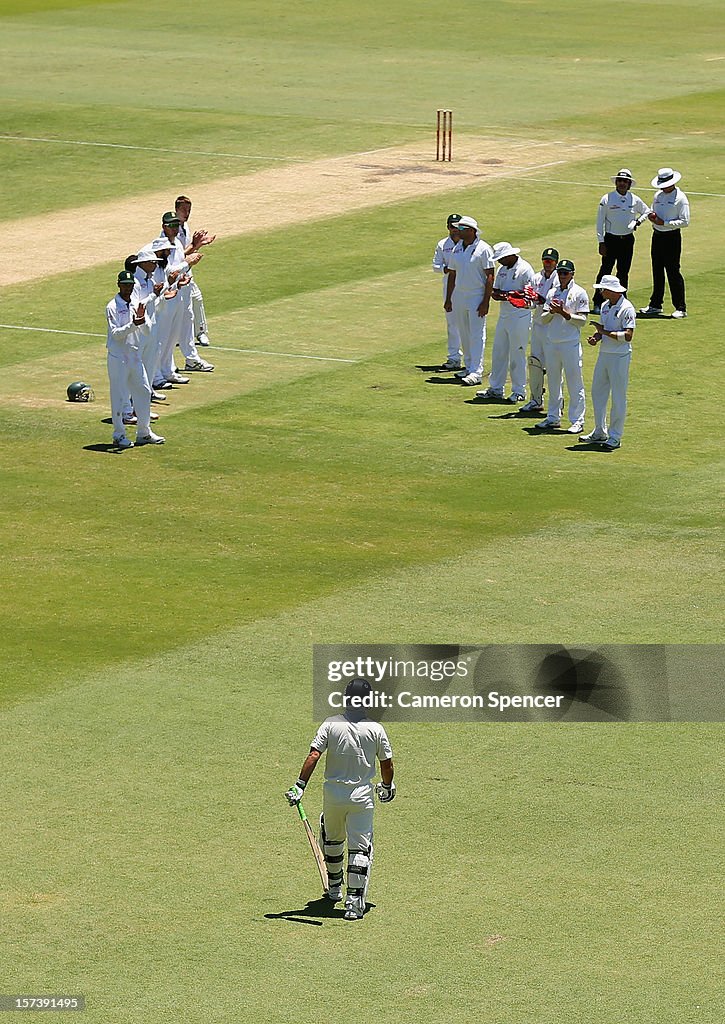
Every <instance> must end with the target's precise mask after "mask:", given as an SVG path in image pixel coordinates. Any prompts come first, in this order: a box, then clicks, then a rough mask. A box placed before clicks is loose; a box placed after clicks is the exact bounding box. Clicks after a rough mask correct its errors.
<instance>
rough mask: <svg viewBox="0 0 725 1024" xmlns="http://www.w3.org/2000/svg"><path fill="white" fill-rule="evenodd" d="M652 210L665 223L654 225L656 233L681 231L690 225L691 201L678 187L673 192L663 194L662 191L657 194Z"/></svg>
mask: <svg viewBox="0 0 725 1024" xmlns="http://www.w3.org/2000/svg"><path fill="white" fill-rule="evenodd" d="M652 210H653V212H654V213H656V214H657V216H658V217H660V218H661V219H662V220H663V221H664V224H653V225H652V227H653V228H654V229H655V231H661V232H666V231H679V229H680V228H686V227H687V226H688V225H689V223H690V203H689V200H688V198H687V196H686V195H685V193H684V192H682V191H681V190H680V189H679V188H677V187H675V189H674V190H673V191H672V192H663V191H662V190H661V189H660V191H659V192H655V197H654V199H653V201H652Z"/></svg>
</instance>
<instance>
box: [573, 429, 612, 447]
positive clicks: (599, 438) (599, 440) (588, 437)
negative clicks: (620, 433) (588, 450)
mask: <svg viewBox="0 0 725 1024" xmlns="http://www.w3.org/2000/svg"><path fill="white" fill-rule="evenodd" d="M579 440H580V441H581V443H582V444H604V442H605V441H606V440H607V435H606V434H598V433H597V432H596V430H592V432H591V434H582V435H581V437H580V438H579Z"/></svg>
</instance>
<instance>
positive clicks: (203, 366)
mask: <svg viewBox="0 0 725 1024" xmlns="http://www.w3.org/2000/svg"><path fill="white" fill-rule="evenodd" d="M213 369H214V364H213V363H207V361H206V359H187V360H186V366H185V367H184V373H197V372H198V373H211V371H212V370H213Z"/></svg>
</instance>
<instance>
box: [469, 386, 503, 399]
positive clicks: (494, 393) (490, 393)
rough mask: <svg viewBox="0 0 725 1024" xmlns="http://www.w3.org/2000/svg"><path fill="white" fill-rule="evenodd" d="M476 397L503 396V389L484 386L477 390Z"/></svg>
mask: <svg viewBox="0 0 725 1024" xmlns="http://www.w3.org/2000/svg"><path fill="white" fill-rule="evenodd" d="M476 398H503V391H494V389H493V388H484V389H483V390H482V391H477V392H476Z"/></svg>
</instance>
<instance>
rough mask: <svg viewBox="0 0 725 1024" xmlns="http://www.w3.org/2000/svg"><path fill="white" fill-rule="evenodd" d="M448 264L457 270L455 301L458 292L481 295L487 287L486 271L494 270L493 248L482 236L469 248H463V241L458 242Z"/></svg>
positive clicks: (454, 291)
mask: <svg viewBox="0 0 725 1024" xmlns="http://www.w3.org/2000/svg"><path fill="white" fill-rule="evenodd" d="M448 261H449V262H448V265H449V267H450V268H451V270H455V272H456V284H455V288H454V290H453V297H454V301H455V296H456V293H458V295H466V296H467V297H469V298H470V297H471V296H474V295H477V296H478V295H480V297H481V298H483V292H484V289H485V287H486V278H487V277H488V274H487V273H486V271H489V270H493V249H492V248H491V246H490V245H489V244H488V243H487V242H484V240H483V239H482V238H476V240H475V242H472V243H471V245H469V246H468V248H467V249H464V248H463V242H456V245H455V247H454V248H453V250H452V252H451V254H450V256H449V257H448Z"/></svg>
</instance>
